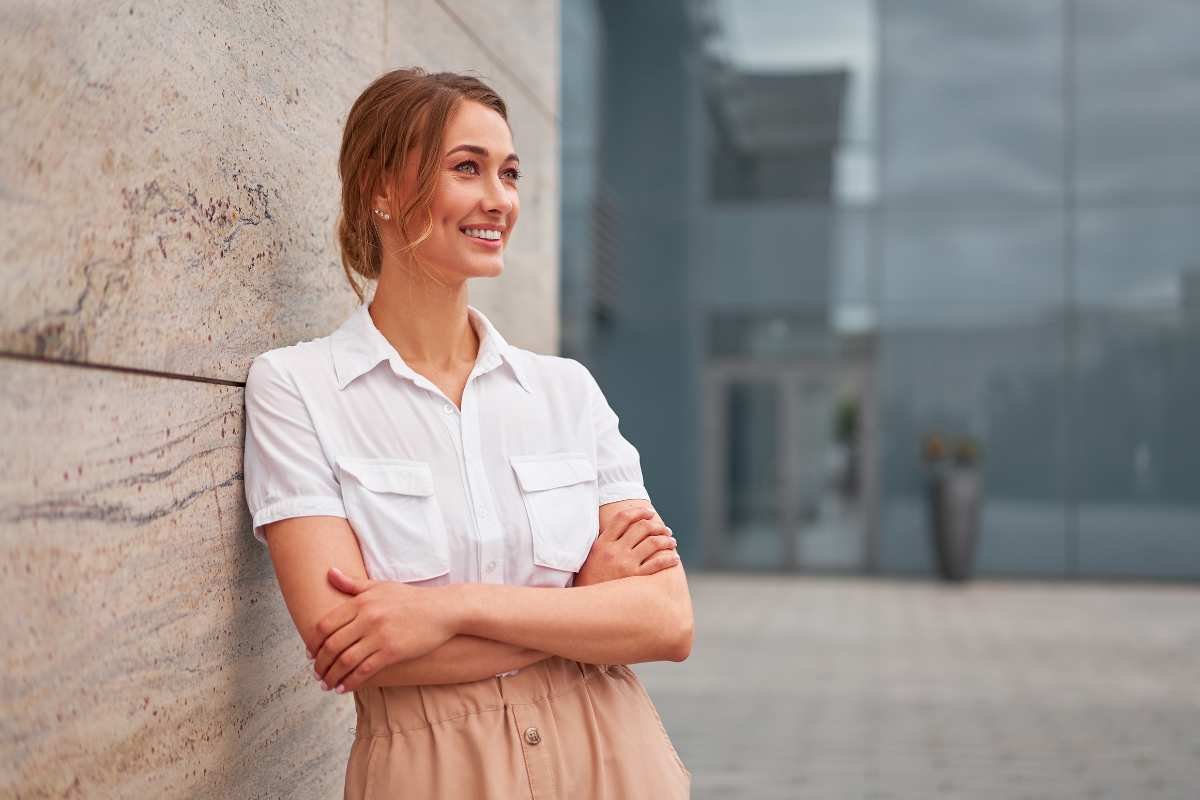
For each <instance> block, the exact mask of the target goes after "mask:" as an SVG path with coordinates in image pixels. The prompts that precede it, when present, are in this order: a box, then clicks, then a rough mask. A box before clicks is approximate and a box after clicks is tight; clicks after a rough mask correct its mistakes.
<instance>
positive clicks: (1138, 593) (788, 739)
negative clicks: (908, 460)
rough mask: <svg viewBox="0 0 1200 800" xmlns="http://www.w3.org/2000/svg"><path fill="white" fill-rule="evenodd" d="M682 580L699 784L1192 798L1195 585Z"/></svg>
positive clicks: (680, 726) (690, 760) (649, 678)
mask: <svg viewBox="0 0 1200 800" xmlns="http://www.w3.org/2000/svg"><path fill="white" fill-rule="evenodd" d="M688 579H689V583H690V584H691V588H692V596H693V603H694V606H695V611H696V623H697V631H696V640H695V646H694V647H693V649H692V655H691V657H690V658H689V659H688V660H687V661H685V662H683V663H682V664H674V663H671V662H658V663H651V664H638V665H635V666H634V669H635V671H636V672H637V673H638V674H639V675H640V676H641V677H642V679H643V681H644V682H645V683H646V685H647V687H648V689H649V691H650V694H651V696H652V697H653V698H654V700H655V703H656V705H657V706H658V708H659V711H660V713H661V714H662V717H663V721H664V723H665V724H666V727H667V730H668V731H669V732H670V734H671V739H672V741H674V742H675V745H676V747H677V749H678V750H679V752H680V755H681V757H682V758H683V761H684V763H685V764H687V765H688V768H689V769H690V770H691V771H692V774H693V784H692V788H693V792H692V797H693V798H695V800H715V799H716V798H753V799H754V800H758V799H760V798H761V799H762V800H770V799H772V798H880V799H882V798H897V799H899V798H972V799H973V800H974V799H975V798H1004V800H1021V798H1054V800H1060V799H1061V798H1137V799H1138V800H1140V799H1141V798H1148V799H1149V800H1157V799H1158V798H1180V799H1181V800H1183V799H1184V798H1186V800H1196V799H1197V798H1200V586H1194V587H1193V586H1184V585H1174V586H1171V585H1147V584H1140V585H1138V584H1135V585H1130V584H1111V585H1110V584H1080V583H1029V582H989V581H980V582H975V583H972V584H969V585H967V586H966V587H964V588H954V587H944V586H942V585H939V584H936V583H932V582H929V583H927V582H917V581H899V580H867V579H840V578H780V577H758V576H743V575H736V576H734V575H712V574H704V573H699V572H693V573H690V574H689V576H688Z"/></svg>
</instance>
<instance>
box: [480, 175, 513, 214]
mask: <svg viewBox="0 0 1200 800" xmlns="http://www.w3.org/2000/svg"><path fill="white" fill-rule="evenodd" d="M512 206H513V201H512V198H511V197H509V194H508V189H506V188H505V186H504V184H503V183H502V182H501V181H500V179H499V178H497V179H495V180H491V181H488V183H487V189H486V190H485V194H484V196H483V207H484V209H485V210H487V211H489V212H492V211H498V212H500V213H502V214H507V213H508V212H509V211H511V210H512Z"/></svg>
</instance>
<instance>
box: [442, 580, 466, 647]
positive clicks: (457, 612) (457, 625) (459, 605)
mask: <svg viewBox="0 0 1200 800" xmlns="http://www.w3.org/2000/svg"><path fill="white" fill-rule="evenodd" d="M435 591H437V592H440V593H441V595H440V596H439V597H437V598H436V599H437V609H438V611H439V612H440V613H442V614H444V615H445V620H446V624H447V625H448V626H449V629H450V631H451V633H452V634H454V635H457V634H463V633H465V634H470V633H471V629H472V628H473V627H474V625H473V622H474V620H475V618H476V616H475V613H474V605H475V602H476V598H475V593H474V592H472V591H471V584H470V583H450V584H446V585H445V586H439V587H437V588H436V589H435Z"/></svg>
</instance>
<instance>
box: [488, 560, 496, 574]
mask: <svg viewBox="0 0 1200 800" xmlns="http://www.w3.org/2000/svg"><path fill="white" fill-rule="evenodd" d="M495 568H496V562H495V561H489V562H488V563H487V571H488V572H491V571H492V570H494V569H495Z"/></svg>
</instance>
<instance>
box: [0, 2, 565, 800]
mask: <svg viewBox="0 0 1200 800" xmlns="http://www.w3.org/2000/svg"><path fill="white" fill-rule="evenodd" d="M409 65H421V66H424V67H426V68H429V69H451V70H455V71H469V72H472V73H474V74H477V75H479V76H480V77H482V78H484V79H485V80H487V81H488V82H490V83H491V84H492V85H493V86H494V87H495V88H496V89H497V90H499V92H500V93H501V95H502V96H503V97H504V98H505V100H506V101H507V102H508V104H509V109H510V121H511V123H512V127H513V130H514V137H515V139H516V143H517V148H518V151H519V152H520V153H521V155H522V170H523V172H524V173H525V176H526V177H525V178H524V179H523V180H522V212H521V223H520V225H519V227H518V230H517V233H516V235H515V237H514V240H513V243H512V247H511V248H510V250H509V252H508V257H507V259H506V268H505V273H504V275H503V276H502V277H501V278H500V279H498V280H491V281H476V282H473V284H472V286H471V298H472V302H473V303H474V304H476V305H478V306H480V307H481V308H482V309H484V311H485V312H486V313H487V314H488V315H489V316H490V317H491V318H492V319H493V321H495V322H496V324H497V326H498V327H499V328H500V330H502V331H503V332H504V333H505V335H506V337H507V338H509V340H510V341H512V342H514V343H515V344H518V345H520V346H523V347H529V348H531V349H534V350H538V351H541V352H555V351H556V347H557V340H558V322H557V317H558V300H557V296H558V270H557V253H558V163H559V161H558V147H559V145H558V138H557V137H558V133H557V131H558V126H557V123H558V119H557V115H558V4H557V1H556V0H514V1H513V2H506V3H502V4H497V3H485V2H483V0H374V1H373V2H365V0H345V1H344V2H337V3H322V2H315V0H280V1H278V2H269V1H265V2H255V3H251V2H244V1H242V0H223V1H222V2H217V1H216V0H190V2H183V1H182V0H156V2H119V3H118V2H107V0H90V2H82V0H56V1H55V2H44V1H43V2H33V1H28V2H6V3H4V4H2V5H0V140H2V141H3V142H4V146H3V147H2V148H0V270H3V274H2V278H3V281H2V283H0V369H2V370H3V375H2V380H0V440H2V441H3V443H4V448H3V459H0V548H2V549H3V552H2V553H0V576H2V580H0V615H2V616H0V619H2V620H3V628H2V631H3V634H4V639H5V642H4V646H3V665H4V677H5V680H4V682H3V688H2V689H0V749H2V751H0V797H13V798H41V797H71V798H77V797H104V798H124V797H130V798H148V797H155V798H159V797H199V798H210V797H211V798H228V797H237V798H265V797H286V798H334V797H340V796H341V789H342V779H343V775H344V767H345V758H346V755H347V753H348V751H349V747H350V742H351V736H352V730H353V726H354V706H353V700H352V698H350V697H341V696H336V695H332V694H326V693H323V692H321V691H320V689H319V687H317V686H315V685H314V682H313V681H312V680H311V679H310V676H309V669H308V666H307V661H306V660H305V658H304V650H303V644H302V642H301V641H300V638H299V636H298V635H297V633H296V631H295V629H294V627H293V625H292V622H291V618H290V617H289V615H288V613H287V610H286V608H285V607H284V605H283V600H282V597H281V596H280V594H279V589H278V585H277V584H276V581H275V576H274V571H273V569H272V566H271V562H270V558H269V556H268V554H267V552H266V550H265V549H264V548H262V547H261V546H260V545H258V544H257V543H256V542H255V541H254V540H253V538H252V537H251V534H250V519H249V515H248V513H247V511H246V508H245V504H244V495H243V488H242V464H241V455H242V443H243V397H242V386H243V382H244V379H245V375H246V370H247V368H248V366H249V363H250V360H251V359H252V358H253V357H254V356H255V355H257V354H258V353H260V352H262V351H264V350H268V349H270V348H272V347H277V346H281V345H284V344H289V343H292V342H296V341H300V340H303V339H310V338H313V337H316V336H323V335H325V334H326V333H328V332H330V331H331V330H333V329H334V328H335V327H336V326H337V324H338V323H340V322H341V320H343V319H344V318H345V317H346V315H348V314H349V313H350V312H351V311H352V310H353V308H354V305H355V303H356V302H357V299H356V298H355V296H354V294H353V292H352V291H351V289H350V287H349V285H348V284H347V283H346V282H345V278H344V277H343V274H342V269H341V265H340V261H339V258H338V254H337V249H336V246H335V243H334V242H335V240H334V235H333V227H334V222H335V220H336V215H337V200H338V179H337V160H336V159H337V150H338V146H339V144H340V138H341V127H342V124H343V122H344V120H345V114H346V112H347V111H348V110H349V107H350V104H351V103H352V102H353V100H354V98H355V97H356V96H357V95H358V93H359V92H360V91H361V90H362V89H363V88H365V86H366V85H367V84H368V83H369V82H370V81H371V80H372V79H373V78H374V77H375V76H376V75H378V74H379V73H381V72H383V71H386V70H388V69H392V68H394V67H398V66H409Z"/></svg>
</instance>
